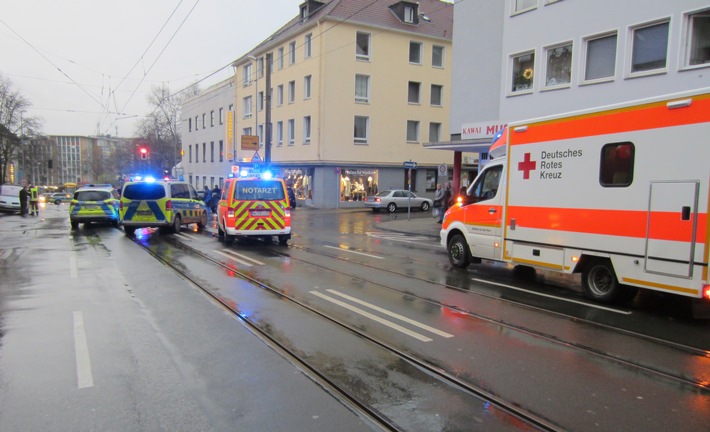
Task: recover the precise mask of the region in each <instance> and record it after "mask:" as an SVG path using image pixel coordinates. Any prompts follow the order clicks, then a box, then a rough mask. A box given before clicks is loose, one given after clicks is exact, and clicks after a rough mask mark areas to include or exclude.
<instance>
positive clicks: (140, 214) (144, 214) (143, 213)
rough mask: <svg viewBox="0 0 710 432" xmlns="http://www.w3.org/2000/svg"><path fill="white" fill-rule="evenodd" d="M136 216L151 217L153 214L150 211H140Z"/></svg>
mask: <svg viewBox="0 0 710 432" xmlns="http://www.w3.org/2000/svg"><path fill="white" fill-rule="evenodd" d="M136 214H137V215H138V216H150V215H152V214H153V212H152V211H150V210H138V211H137V212H136Z"/></svg>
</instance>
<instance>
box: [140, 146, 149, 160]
mask: <svg viewBox="0 0 710 432" xmlns="http://www.w3.org/2000/svg"><path fill="white" fill-rule="evenodd" d="M138 151H139V152H140V154H141V160H147V159H148V149H147V148H145V147H141V148H139V149H138Z"/></svg>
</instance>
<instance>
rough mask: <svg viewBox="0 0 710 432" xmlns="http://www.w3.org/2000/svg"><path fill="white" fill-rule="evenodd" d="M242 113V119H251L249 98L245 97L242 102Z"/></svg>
mask: <svg viewBox="0 0 710 432" xmlns="http://www.w3.org/2000/svg"><path fill="white" fill-rule="evenodd" d="M242 112H243V113H244V118H249V117H251V96H247V97H245V98H244V99H243V100H242Z"/></svg>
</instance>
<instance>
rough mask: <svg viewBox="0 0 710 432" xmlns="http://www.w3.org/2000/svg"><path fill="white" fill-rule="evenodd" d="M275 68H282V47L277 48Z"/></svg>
mask: <svg viewBox="0 0 710 432" xmlns="http://www.w3.org/2000/svg"><path fill="white" fill-rule="evenodd" d="M276 67H278V68H279V69H283V68H284V49H283V47H281V48H279V50H278V55H277V56H276Z"/></svg>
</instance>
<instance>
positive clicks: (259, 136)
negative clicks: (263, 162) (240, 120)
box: [256, 124, 264, 147]
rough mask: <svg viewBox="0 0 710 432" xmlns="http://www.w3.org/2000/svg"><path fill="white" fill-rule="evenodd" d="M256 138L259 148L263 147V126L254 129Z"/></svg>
mask: <svg viewBox="0 0 710 432" xmlns="http://www.w3.org/2000/svg"><path fill="white" fill-rule="evenodd" d="M256 137H257V141H258V142H259V147H263V146H264V125H263V124H260V125H258V126H257V127H256Z"/></svg>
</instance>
